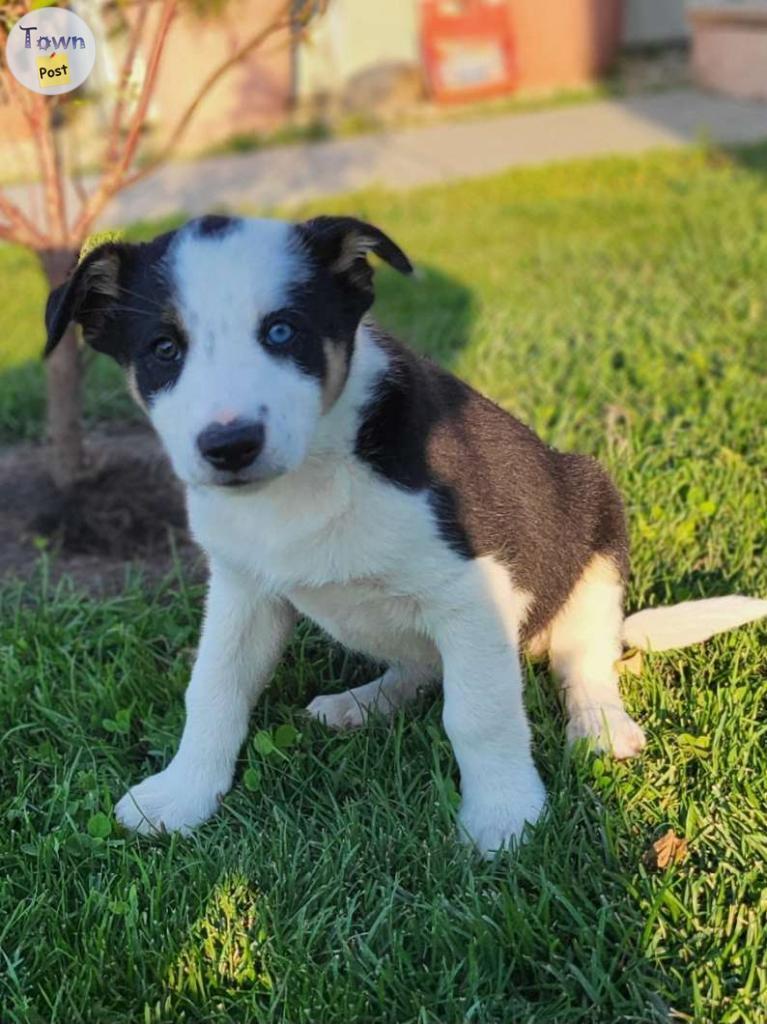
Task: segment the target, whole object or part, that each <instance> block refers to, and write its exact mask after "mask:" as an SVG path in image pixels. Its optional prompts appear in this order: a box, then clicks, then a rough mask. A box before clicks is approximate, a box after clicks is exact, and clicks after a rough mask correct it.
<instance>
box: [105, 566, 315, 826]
mask: <svg viewBox="0 0 767 1024" xmlns="http://www.w3.org/2000/svg"><path fill="white" fill-rule="evenodd" d="M295 619H296V616H295V612H294V611H293V609H292V608H291V606H290V605H289V604H287V603H286V602H283V601H280V600H278V599H275V598H273V597H270V596H266V595H265V594H263V593H260V592H259V591H258V587H257V586H256V585H255V584H254V582H253V581H252V580H246V579H244V578H242V577H240V576H239V575H237V574H236V573H234V572H232V571H230V570H228V569H226V568H225V567H224V566H221V565H217V564H215V563H214V564H212V565H211V578H210V585H209V588H208V599H207V607H206V613H205V622H204V625H203V630H202V637H201V640H200V649H199V652H198V655H197V661H196V662H195V666H194V670H193V672H192V678H191V681H190V683H189V687H188V689H187V691H186V724H185V726H184V732H183V735H182V737H181V743H180V745H179V748H178V753H177V754H176V756H175V757H174V758H173V760H172V761H171V762H170V764H169V765H168V767H167V768H165V769H164V770H163V771H161V772H158V774H157V775H151V776H149V778H147V779H144V781H143V782H140V783H139V784H138V785H137V786H134V787H133V789H131V790H130V791H129V792H128V793H126V794H125V796H124V797H123V798H122V799H121V800H120V802H119V803H118V804H117V807H116V808H115V814H116V816H117V819H118V820H119V821H120V822H121V823H122V824H123V825H125V826H126V827H127V828H132V829H136V830H138V831H139V832H145V833H146V832H151V831H155V830H160V829H163V828H164V829H166V830H167V831H176V830H180V831H182V832H187V831H189V830H190V829H191V828H193V827H194V826H195V825H199V824H200V823H201V822H203V821H205V819H206V818H209V817H210V816H211V814H213V813H214V811H215V810H216V808H217V807H218V803H219V800H220V798H221V797H222V796H223V795H224V794H225V793H226V792H227V791H228V790H229V787H230V786H231V784H232V776H233V774H234V766H235V761H236V759H237V754H238V752H239V749H240V746H241V745H242V742H243V740H244V739H245V734H246V732H247V728H248V716H249V714H250V711H251V709H252V707H253V705H254V704H255V702H256V700H257V699H258V696H259V694H260V693H261V691H262V690H263V688H264V686H265V685H266V684H267V682H268V681H269V678H270V676H271V674H272V672H273V670H274V667H275V665H276V664H277V661H278V660H279V658H280V655H281V654H282V652H283V650H284V648H285V645H286V643H287V641H288V638H289V636H290V633H291V630H292V628H293V625H294V624H295Z"/></svg>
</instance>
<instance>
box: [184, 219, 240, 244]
mask: <svg viewBox="0 0 767 1024" xmlns="http://www.w3.org/2000/svg"><path fill="white" fill-rule="evenodd" d="M238 224H239V218H237V217H226V216H224V215H223V214H219V213H209V214H206V216H204V217H198V218H197V220H193V221H191V222H190V224H189V226H190V227H192V228H193V229H194V231H195V233H196V234H197V235H198V236H199V237H200V238H223V236H224V235H228V234H229V232H230V231H233V230H234V229H235V228H236V227H237V225H238Z"/></svg>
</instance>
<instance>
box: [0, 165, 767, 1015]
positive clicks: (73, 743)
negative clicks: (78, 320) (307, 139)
mask: <svg viewBox="0 0 767 1024" xmlns="http://www.w3.org/2000/svg"><path fill="white" fill-rule="evenodd" d="M766 172H767V149H764V148H762V149H753V150H750V151H747V152H746V151H744V152H742V153H739V154H737V155H736V157H734V158H732V159H727V158H723V157H720V156H718V155H716V154H711V153H706V152H702V151H692V152H686V153H679V154H674V155H663V156H653V157H646V158H642V159H638V160H611V161H601V162H590V163H581V164H569V165H563V166H561V167H555V168H550V169H539V170H529V171H522V172H515V173H510V174H505V175H502V176H499V177H495V178H492V179H488V180H487V181H483V182H475V183H469V184H459V185H453V186H447V187H440V188H430V189H426V190H421V191H419V192H415V193H409V194H401V195H386V194H383V193H366V194H364V195H362V196H357V197H352V198H349V199H348V200H343V201H334V202H333V203H332V204H330V205H332V208H334V209H337V210H341V211H355V212H357V213H359V214H361V215H363V216H367V217H369V218H371V219H373V220H375V221H377V222H378V223H379V224H381V225H382V226H384V227H385V228H386V229H387V230H389V231H390V232H391V234H392V235H393V236H394V237H395V238H396V239H397V240H398V241H399V242H400V243H401V244H402V245H403V246H404V247H405V249H406V250H407V251H409V252H410V253H411V255H412V256H413V258H414V259H415V260H416V262H417V263H419V265H420V266H421V267H422V268H423V274H422V276H421V278H420V279H419V280H416V281H413V282H409V281H405V280H403V279H401V278H398V277H396V275H394V274H391V273H388V272H383V273H381V275H380V288H379V291H380V300H379V304H378V306H379V315H380V317H381V318H382V319H383V320H384V321H385V322H386V323H387V324H388V325H390V326H392V327H394V328H395V329H397V330H398V331H400V332H401V333H402V334H404V335H405V336H406V337H408V338H410V340H412V341H413V342H414V344H416V345H417V346H418V347H419V348H420V349H422V350H425V351H429V352H431V353H432V354H433V355H435V356H436V357H438V358H439V359H440V360H442V361H443V362H444V363H446V364H448V365H450V366H451V367H452V368H454V369H455V370H456V371H457V372H459V373H460V374H462V375H463V376H465V377H467V378H468V379H470V380H471V381H472V382H473V383H475V384H476V385H478V386H479V387H480V388H482V389H484V390H485V391H487V392H488V393H490V394H491V395H493V396H494V397H495V398H496V399H497V400H498V401H500V402H501V403H502V404H504V405H505V406H506V407H507V408H509V409H510V410H512V411H514V412H516V413H517V414H519V415H521V416H522V417H523V418H525V419H526V420H528V421H529V422H530V423H531V424H532V425H533V426H534V427H535V428H536V429H537V430H538V431H539V432H540V433H541V434H542V435H543V436H544V437H545V438H546V439H547V440H548V441H550V442H551V443H553V444H556V445H558V446H561V447H567V448H576V449H579V450H581V451H589V452H593V453H595V454H597V455H599V456H600V457H601V458H602V460H603V461H604V462H605V464H606V465H607V466H608V467H609V468H610V470H611V472H612V473H613V474H614V475H615V477H616V479H617V480H618V482H619V483H620V485H621V487H622V489H623V491H624V493H625V495H626V499H627V503H628V508H629V514H630V520H631V532H632V541H633V547H634V565H635V571H634V577H633V583H632V587H631V592H630V595H629V601H630V604H631V605H632V606H637V605H640V604H645V603H647V602H649V601H660V600H664V599H668V598H674V599H683V598H687V597H696V596H699V595H701V594H704V593H705V594H716V593H726V592H728V591H731V590H739V591H742V592H746V593H763V594H767V559H765V537H766V536H767V483H766V480H767V476H766V474H765V470H766V469H767V438H766V437H765V429H764V426H765V419H766V418H767V375H766V373H765V355H767V340H766V339H765V334H766V333H767V332H766V329H765V306H766V305H767V291H765V283H764V282H765V281H766V280H767V230H766V228H767V188H766V187H765V185H766V182H767V179H766V178H765V173H766ZM327 205H328V204H326V206H327ZM0 263H2V265H3V272H2V275H1V276H0V281H3V282H5V283H4V284H2V285H0V287H4V288H7V289H8V292H9V294H15V295H19V296H22V293H23V296H22V297H20V298H19V299H18V302H19V303H20V305H19V306H17V307H14V308H15V309H16V310H17V312H16V313H15V318H16V319H15V321H14V322H13V323H12V324H10V325H9V326H10V327H11V329H12V333H11V335H10V336H11V337H13V338H14V351H13V353H12V357H13V358H12V359H9V360H8V361H7V362H8V364H9V366H8V370H7V371H6V373H7V375H6V377H5V379H4V380H0V407H2V408H3V409H4V410H5V412H4V414H3V415H4V417H5V418H4V420H3V422H4V424H5V430H6V434H9V433H11V432H14V433H17V434H23V435H27V436H30V435H33V434H34V433H35V432H36V430H37V429H38V425H39V399H35V398H34V396H35V395H39V373H38V370H37V368H36V366H33V365H32V364H31V363H27V364H25V363H24V360H29V359H31V358H32V357H33V356H34V355H35V353H36V352H37V351H38V349H39V346H40V343H41V332H40V327H39V311H38V309H37V303H38V302H39V296H40V294H41V293H40V287H39V282H38V281H37V280H36V278H35V276H34V272H33V270H32V268H30V267H29V266H28V264H25V262H24V258H23V257H20V256H19V255H18V254H17V253H14V252H12V251H10V250H7V249H6V250H0ZM9 265H12V266H13V267H14V268H15V270H14V274H13V275H12V279H10V281H9V275H8V274H7V273H6V272H5V270H6V269H7V267H8V266H9ZM24 282H26V284H25V283H24ZM35 289H37V291H35ZM34 295H37V296H38V298H36V299H34V301H33V297H34ZM24 296H25V297H24ZM6 308H7V307H6V306H5V305H4V303H3V301H2V297H0V309H6ZM4 336H6V337H8V336H9V335H8V332H4ZM12 361H15V362H16V364H17V365H16V366H15V368H11V367H10V363H11V362H12ZM96 365H97V363H94V369H95V367H96ZM100 372H103V373H104V376H103V377H102V376H99V377H98V378H97V377H96V376H95V375H94V377H93V378H92V380H91V382H90V387H89V390H90V393H91V398H92V401H93V402H94V404H93V406H92V408H93V409H96V408H97V407H98V400H97V399H96V398H95V397H94V392H97V391H98V390H99V389H101V388H102V387H104V386H105V382H107V384H108V386H109V387H110V388H111V387H113V386H116V380H117V378H116V377H115V376H114V375H113V374H112V372H111V370H109V371H100ZM14 374H16V375H18V374H26V375H27V377H25V378H24V380H23V383H22V384H19V385H18V391H17V396H16V397H15V398H14V397H13V396H11V397H10V398H9V397H8V394H9V393H10V390H9V388H8V387H7V386H6V382H7V381H8V380H9V379H10V380H12V381H13V380H14V379H16V380H17V381H18V380H19V379H20V378H18V377H15V378H14ZM36 402H37V404H35V403H36ZM117 411H118V412H120V413H121V412H122V410H121V409H120V410H117ZM200 598H201V595H200V594H199V593H198V592H197V591H196V590H194V589H190V588H189V587H188V586H186V585H185V584H184V581H183V579H182V578H181V577H176V578H174V579H170V580H169V581H168V582H167V584H166V585H165V586H164V587H162V588H160V589H159V590H153V591H148V590H146V589H144V588H143V587H142V585H141V583H140V581H136V580H133V581H131V582H130V583H129V584H128V585H127V586H126V589H125V592H124V593H123V594H122V595H121V596H119V597H117V598H114V599H112V600H108V601H105V600H100V601H95V600H90V599H87V598H84V597H82V596H78V595H77V594H76V593H74V592H72V591H71V590H69V589H68V588H67V587H66V585H62V586H60V587H59V589H54V588H52V587H51V585H50V584H49V583H48V582H47V570H46V563H45V561H43V562H42V563H41V570H40V580H39V581H38V582H37V583H36V584H34V585H29V586H27V587H26V588H22V587H20V586H19V587H16V586H13V585H8V586H6V587H5V588H4V589H3V591H2V592H1V593H0V600H1V601H2V606H1V607H0V666H1V668H0V676H1V677H2V686H0V735H2V751H1V755H0V792H2V794H3V800H2V805H3V806H2V812H3V822H4V835H3V839H2V840H1V841H0V879H1V880H0V947H2V950H3V954H4V965H3V966H0V985H2V986H3V987H4V990H5V991H4V994H3V995H2V996H0V1005H2V1007H3V1009H2V1011H0V1017H1V1018H2V1020H3V1022H4V1024H6V1022H13V1024H21V1022H24V1024H27V1022H30V1024H37V1022H40V1024H42V1022H46V1024H48V1022H70V1021H80V1020H82V1021H94V1022H109V1024H121V1022H125V1024H134V1022H144V1021H146V1022H159V1021H168V1022H171V1021H176V1020H181V1019H183V1020H186V1021H206V1022H208V1021H220V1022H225V1021H284V1022H287V1024H299V1022H307V1024H309V1022H311V1024H315V1022H322V1024H341V1022H348V1021H354V1022H361V1021H370V1022H379V1021H387V1022H388V1021H391V1022H397V1024H409V1022H413V1024H415V1022H418V1024H432V1022H433V1024H453V1022H460V1021H471V1022H478V1024H484V1022H487V1024H490V1022H524V1024H528V1022H530V1024H576V1022H578V1024H581V1022H582V1024H602V1022H603V1024H617V1022H623V1021H634V1022H641V1024H645V1022H650V1021H653V1020H658V1021H660V1020H666V1019H668V1011H669V1008H673V1009H674V1010H675V1011H677V1017H675V1018H674V1019H681V1020H688V1021H695V1022H696V1024H697V1022H711V1024H741V1022H743V1024H761V1022H763V1021H764V1020H765V1019H767V995H765V993H767V932H766V930H765V925H766V924H767V867H766V865H767V812H766V810H765V809H766V808H767V649H766V648H765V645H764V637H765V633H764V627H761V628H760V627H750V628H748V629H742V630H739V631H737V632H735V633H733V634H730V635H728V636H725V637H721V638H718V639H716V640H715V641H712V642H710V643H708V644H706V645H705V646H702V647H699V648H695V649H692V650H690V651H686V652H680V653H673V654H668V655H664V656H660V655H659V656H654V657H650V658H648V659H647V661H646V665H645V671H644V673H643V675H642V677H641V679H633V678H632V679H630V680H629V682H628V683H627V685H626V686H625V691H626V696H627V701H628V705H629V707H630V709H631V711H632V712H633V713H634V714H635V715H636V716H637V717H638V718H639V719H640V720H641V722H642V723H643V725H644V727H645V729H646V731H647V734H648V738H649V745H648V748H647V750H646V752H645V754H644V755H643V756H642V757H641V758H640V759H639V760H638V761H635V762H631V763H625V764H615V763H613V762H611V761H610V760H608V759H603V758H599V759H595V758H592V757H589V756H587V755H586V754H585V753H584V752H582V751H576V752H575V753H568V752H566V751H565V748H564V740H563V733H564V729H563V721H562V717H561V713H560V712H559V710H558V703H557V699H556V696H555V693H554V688H553V685H552V683H551V681H550V678H549V676H548V673H547V671H546V670H545V669H544V668H543V667H540V666H536V667H533V666H528V667H527V674H528V683H529V685H528V690H527V694H528V706H529V709H530V714H531V718H532V722H533V727H534V732H535V750H536V756H537V758H538V761H539V764H540V766H541V769H542V772H543V774H544V776H545V778H546V781H547V783H548V786H549V790H550V793H551V811H550V816H549V818H548V820H547V821H545V822H544V823H543V824H542V825H541V826H540V827H539V828H537V829H536V831H535V833H534V834H533V835H532V836H531V839H530V842H529V843H528V844H527V845H526V846H524V847H523V848H522V849H521V850H520V851H519V852H518V853H517V854H515V855H511V856H505V857H504V858H502V859H501V860H500V861H499V862H498V863H496V864H492V865H484V864H479V863H477V862H476V861H474V860H472V858H471V857H470V856H469V855H468V854H467V852H466V851H465V850H464V849H462V848H461V847H460V846H458V845H457V844H456V843H455V842H454V839H453V816H454V807H455V782H456V774H455V765H454V762H453V759H452V756H451V753H450V749H449V746H448V744H447V742H446V740H445V738H444V736H443V734H442V732H441V729H440V725H439V720H440V705H439V700H435V701H433V702H428V701H427V702H424V704H423V705H422V707H421V708H420V709H419V711H418V713H413V714H409V715H408V716H407V717H400V718H398V719H397V720H396V721H395V722H394V724H392V725H390V726H388V725H385V724H383V723H380V722H373V723H372V724H371V725H370V726H369V727H367V728H365V729H363V730H362V731H360V732H357V733H353V734H348V735H332V734H330V733H328V732H327V731H326V730H325V729H324V728H323V727H321V726H319V725H317V724H313V723H308V722H305V721H304V720H303V719H302V718H301V715H300V708H301V707H302V706H303V705H304V704H305V703H306V702H307V701H308V699H309V698H310V697H311V696H312V695H314V694H315V693H317V692H330V691H332V690H335V689H337V688H340V687H342V686H346V685H349V684H350V683H351V682H354V681H360V680H362V679H364V678H365V677H366V675H367V672H366V669H365V667H364V666H363V665H361V664H360V663H359V662H358V661H356V660H351V659H346V658H345V657H344V656H343V654H342V653H341V652H340V651H338V650H337V649H333V648H331V647H330V646H329V645H328V644H327V643H326V642H324V641H323V640H322V639H321V638H320V637H319V636H318V635H317V634H316V633H315V632H314V631H313V630H312V629H310V628H308V627H302V628H301V630H300V631H299V634H298V635H297V637H296V640H295V643H294V644H293V646H292V648H291V652H290V655H289V657H288V658H286V659H285V661H284V663H283V664H282V665H281V666H280V669H279V671H278V673H277V678H276V680H275V682H274V685H273V686H272V687H271V688H270V690H269V691H268V696H267V698H266V699H265V700H264V701H263V703H262V704H261V705H260V706H259V708H258V709H257V711H256V713H255V715H254V733H253V736H256V735H257V733H258V731H263V730H276V728H277V727H278V726H279V725H281V724H284V723H290V724H292V725H294V726H295V728H296V729H297V730H299V733H300V735H299V737H298V738H297V742H295V743H294V744H293V745H291V746H288V747H286V748H284V749H281V750H279V751H278V752H277V753H269V754H263V753H260V752H259V749H264V748H265V746H267V745H266V744H264V743H263V742H260V741H259V742H254V740H253V738H251V741H250V742H249V743H248V745H247V747H246V749H245V750H244V751H243V756H242V764H241V774H240V780H239V781H238V784H237V785H236V786H235V789H234V790H233V792H232V793H231V795H230V796H228V797H227V798H226V800H225V802H224V805H223V807H222V811H221V814H220V815H219V816H218V817H217V818H216V820H214V821H213V822H211V823H210V824H208V825H206V826H205V827H204V828H202V829H200V830H199V832H198V833H197V834H196V835H195V837H194V838H192V839H190V840H179V839H177V838H161V839H159V840H157V841H154V842H152V841H146V840H139V839H136V838H133V837H128V836H125V835H121V834H119V833H118V831H117V829H116V828H115V827H113V826H111V819H110V818H109V815H110V813H111V808H112V805H113V802H114V800H115V799H116V798H117V797H118V796H119V795H121V793H122V792H123V791H124V789H125V787H126V786H127V785H128V784H129V783H132V782H135V781H137V780H138V779H140V778H141V777H143V776H144V775H146V774H147V773H148V772H150V771H154V770H156V769H157V768H158V767H159V766H161V765H163V764H164V763H166V762H167V760H168V758H169V757H170V755H171V753H172V751H173V749H174V745H175V743H176V741H177V738H178V735H179V730H180V727H181V723H182V716H183V711H182V703H181V696H182V693H183V689H184V685H185V682H186V679H187V677H188V673H189V664H190V648H191V647H192V645H194V643H195V642H196V635H197V629H198V625H199V618H200ZM367 671H369V670H367ZM282 735H283V734H282V733H281V734H280V736H282ZM249 769H257V771H250V770H249ZM668 827H673V828H674V829H675V830H676V832H677V833H678V834H679V835H684V836H685V837H687V839H688V840H689V842H690V854H689V857H688V859H687V860H686V861H685V862H684V863H683V864H680V865H677V866H676V867H674V868H672V869H671V870H669V871H667V872H663V873H652V872H649V871H648V869H647V868H646V867H645V866H644V865H643V863H642V852H643V851H644V850H645V849H646V847H647V846H648V845H649V843H651V842H652V841H653V840H654V839H655V838H657V837H658V836H659V835H660V834H661V833H662V832H663V831H665V829H666V828H668ZM107 833H108V834H107Z"/></svg>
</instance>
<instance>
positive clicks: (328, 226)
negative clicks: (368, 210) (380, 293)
mask: <svg viewBox="0 0 767 1024" xmlns="http://www.w3.org/2000/svg"><path fill="white" fill-rule="evenodd" d="M299 228H300V230H301V232H302V234H303V237H304V241H305V242H306V244H307V246H308V248H309V250H310V252H311V253H312V254H313V255H314V256H315V258H316V259H317V260H318V262H319V263H320V264H322V266H324V267H325V268H326V269H328V270H329V271H330V272H331V273H333V274H347V275H348V276H349V277H350V278H351V280H352V281H353V282H354V283H355V284H358V285H360V286H362V287H372V280H373V271H372V268H371V266H370V264H369V263H368V261H367V254H368V253H369V252H372V253H375V255H376V256H378V257H379V258H380V259H382V260H383V261H384V262H385V263H388V264H389V266H390V267H394V269H395V270H398V271H399V272H400V274H412V272H413V265H412V263H411V262H410V260H409V259H408V258H407V256H406V255H405V254H404V252H403V251H402V250H401V249H400V247H399V246H398V245H396V244H395V243H394V242H392V240H391V238H389V236H388V235H385V234H384V233H383V231H381V230H380V229H379V228H377V227H374V226H373V225H372V224H366V223H365V221H363V220H357V218H356V217H314V218H313V219H312V220H307V221H304V223H303V224H301V225H299Z"/></svg>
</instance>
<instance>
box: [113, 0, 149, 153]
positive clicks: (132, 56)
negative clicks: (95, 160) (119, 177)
mask: <svg viewBox="0 0 767 1024" xmlns="http://www.w3.org/2000/svg"><path fill="white" fill-rule="evenodd" d="M149 6H150V5H149V3H148V2H145V3H142V4H140V5H139V9H138V16H137V18H136V21H135V22H134V24H133V27H132V29H131V34H130V38H129V40H128V49H127V51H126V53H125V60H124V61H123V65H122V68H121V70H120V79H119V81H118V83H117V100H116V102H115V108H114V110H113V111H112V123H111V126H110V128H109V135H108V136H107V138H108V142H107V147H106V162H107V163H108V164H109V163H112V161H113V160H116V159H117V150H118V144H119V141H120V131H121V129H122V119H123V111H124V109H125V100H126V95H127V92H128V84H129V82H130V79H131V75H132V74H133V66H134V64H135V63H136V56H137V54H138V48H139V45H140V43H141V37H142V36H143V34H144V26H145V24H146V19H147V15H148V13H149Z"/></svg>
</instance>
